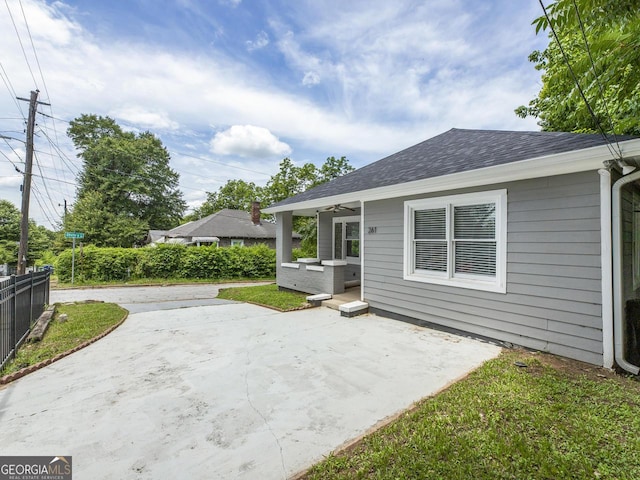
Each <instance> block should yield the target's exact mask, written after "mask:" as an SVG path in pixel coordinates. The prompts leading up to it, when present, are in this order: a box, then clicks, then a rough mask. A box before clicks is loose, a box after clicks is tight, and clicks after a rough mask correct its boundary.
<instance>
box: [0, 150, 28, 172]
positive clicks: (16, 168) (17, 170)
mask: <svg viewBox="0 0 640 480" xmlns="http://www.w3.org/2000/svg"><path fill="white" fill-rule="evenodd" d="M0 153H1V154H2V156H3V157H4V158H6V159H7V161H8V162H9V163H10V164H11V165H13V168H15V170H16V172H18V173H20V174H22V173H24V172H23V171H22V170H20V169H19V168H18V166H17V165H16V164H15V163H13V160H11V159H10V158H9V156H8V155H7V154H6V153H4V152H3V151H2V150H0Z"/></svg>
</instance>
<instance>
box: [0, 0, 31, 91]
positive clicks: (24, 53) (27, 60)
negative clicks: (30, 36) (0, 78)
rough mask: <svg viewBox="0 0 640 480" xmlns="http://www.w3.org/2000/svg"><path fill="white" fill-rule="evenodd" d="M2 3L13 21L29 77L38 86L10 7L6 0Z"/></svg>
mask: <svg viewBox="0 0 640 480" xmlns="http://www.w3.org/2000/svg"><path fill="white" fill-rule="evenodd" d="M4 4H5V5H6V6H7V11H8V12H9V17H10V18H11V23H13V28H14V29H15V31H16V36H17V37H18V42H19V43H20V48H21V49H22V54H23V55H24V60H25V62H27V67H28V68H29V73H31V78H32V79H33V84H34V85H35V87H36V88H38V82H37V81H36V77H35V75H34V74H33V70H31V64H30V63H29V58H28V57H27V52H26V50H25V49H24V45H23V44H22V38H20V32H19V31H18V26H17V25H16V22H15V20H14V19H13V14H12V13H11V8H9V3H8V2H7V0H4Z"/></svg>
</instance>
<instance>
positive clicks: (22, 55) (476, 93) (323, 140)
mask: <svg viewBox="0 0 640 480" xmlns="http://www.w3.org/2000/svg"><path fill="white" fill-rule="evenodd" d="M541 14H542V12H541V9H540V5H539V3H538V2H537V1H535V0H483V1H478V0H422V1H411V0H394V1H393V2H390V1H388V0H362V1H361V0H349V1H344V0H340V1H338V0H296V1H292V0H289V1H285V0H109V1H105V2H101V1H95V0H61V1H57V0H56V1H51V0H5V2H4V5H3V4H2V3H0V80H1V82H0V135H2V136H5V137H10V139H1V138H0V199H7V200H10V201H11V202H12V203H14V205H16V206H17V207H18V208H20V202H21V193H20V185H21V183H22V175H21V174H20V173H18V172H17V171H16V168H17V169H18V170H20V171H24V157H25V143H24V140H25V133H24V130H25V125H26V122H25V118H26V116H27V114H28V108H27V107H28V103H27V102H24V101H21V100H16V97H23V98H29V95H30V91H31V90H35V89H38V90H39V91H40V93H39V100H40V101H42V102H44V103H48V104H50V106H48V105H39V108H38V112H39V114H38V115H37V127H36V138H35V149H36V155H35V163H34V167H33V174H34V175H33V185H34V187H33V190H32V196H31V207H30V217H31V218H33V219H35V220H36V222H37V223H38V224H42V225H45V226H46V227H47V228H57V224H58V223H59V222H60V220H61V218H62V215H63V211H64V207H63V205H64V202H65V201H66V202H67V204H68V207H69V208H70V209H71V208H73V202H74V199H75V192H76V176H77V174H78V172H79V171H80V169H81V167H82V162H81V161H80V160H79V159H78V158H77V157H76V152H75V151H74V148H73V145H72V143H71V142H70V140H69V139H68V137H67V136H66V129H67V128H68V122H69V121H70V120H72V119H74V118H77V117H78V116H80V115H81V114H96V115H103V116H105V115H108V116H110V117H112V118H114V119H115V120H116V121H117V122H118V123H119V124H120V125H121V126H122V127H123V128H125V129H126V130H131V131H136V132H143V131H147V130H148V131H151V132H152V133H154V134H156V135H157V136H158V137H159V138H160V139H161V140H162V142H163V143H164V145H165V146H166V147H167V149H168V151H169V152H170V154H171V167H172V168H173V169H174V170H175V171H177V172H178V173H179V174H180V188H181V191H182V192H183V195H184V199H185V201H186V202H187V204H188V206H189V211H190V210H192V209H193V208H195V207H197V206H199V205H200V204H201V203H202V202H203V201H204V200H205V198H206V192H213V191H217V190H218V189H219V188H220V187H221V186H222V185H224V184H225V183H226V182H227V181H228V180H230V179H243V180H245V181H251V182H254V183H256V184H258V185H264V184H265V183H266V182H267V180H268V179H269V177H270V176H271V175H273V174H274V173H276V172H277V171H278V165H279V163H280V161H281V160H282V159H283V158H284V157H289V158H291V159H292V160H293V161H294V163H295V164H303V163H306V162H312V163H315V164H316V165H321V164H322V163H323V162H324V161H325V159H326V158H327V157H330V156H335V157H341V156H346V157H347V159H348V160H349V161H350V163H351V164H352V165H353V166H354V167H356V168H357V167H361V166H363V165H366V164H368V163H371V162H373V161H375V160H378V159H380V158H384V157H385V156H387V155H390V154H392V153H395V152H397V151H399V150H401V149H403V148H406V147H409V146H412V145H415V144H416V143H419V142H421V141H423V140H426V139H428V138H430V137H433V136H435V135H437V134H439V133H442V132H445V131H447V130H449V129H451V128H471V129H499V130H539V127H538V126H537V125H536V121H535V119H520V118H518V117H517V116H516V115H515V114H514V109H515V108H516V107H518V106H519V105H523V104H527V103H528V102H529V100H530V99H531V98H534V97H535V96H536V94H537V92H538V91H539V89H540V86H541V83H540V73H539V72H538V71H536V70H535V69H534V67H533V64H532V63H530V62H529V61H528V55H529V54H530V53H531V52H532V51H533V50H536V49H543V48H544V47H545V46H546V44H547V38H546V36H545V35H539V36H536V35H535V29H534V27H533V26H532V25H531V22H532V21H533V20H534V19H535V18H536V17H538V16H540V15H541ZM52 117H53V118H52Z"/></svg>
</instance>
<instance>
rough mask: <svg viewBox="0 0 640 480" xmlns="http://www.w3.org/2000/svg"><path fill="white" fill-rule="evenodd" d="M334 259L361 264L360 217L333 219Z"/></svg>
mask: <svg viewBox="0 0 640 480" xmlns="http://www.w3.org/2000/svg"><path fill="white" fill-rule="evenodd" d="M333 258H334V259H335V260H346V261H347V262H348V263H355V264H359V263H360V217H359V216H351V217H336V218H334V219H333Z"/></svg>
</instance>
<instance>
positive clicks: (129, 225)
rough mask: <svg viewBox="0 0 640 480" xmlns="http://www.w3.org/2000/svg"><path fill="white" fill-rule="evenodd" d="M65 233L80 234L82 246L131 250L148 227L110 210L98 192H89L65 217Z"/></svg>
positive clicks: (138, 220)
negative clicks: (83, 243)
mask: <svg viewBox="0 0 640 480" xmlns="http://www.w3.org/2000/svg"><path fill="white" fill-rule="evenodd" d="M65 230H66V231H71V232H83V233H84V235H85V240H84V241H85V242H89V243H93V244H95V245H98V246H101V247H132V246H134V245H135V244H136V243H138V242H139V241H140V240H141V239H142V238H144V236H145V235H146V233H147V231H148V230H149V224H148V223H147V222H146V221H145V220H142V219H139V218H136V217H135V216H133V215H131V214H130V213H127V212H118V211H113V210H111V209H110V208H109V207H108V206H107V201H106V200H105V198H104V196H103V194H102V193H101V192H96V191H93V192H92V191H89V192H86V193H85V194H84V195H82V197H80V198H78V200H77V201H76V204H75V205H74V207H73V210H72V211H71V212H70V213H69V214H67V216H66V219H65ZM66 243H67V244H68V241H67V242H66Z"/></svg>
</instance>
